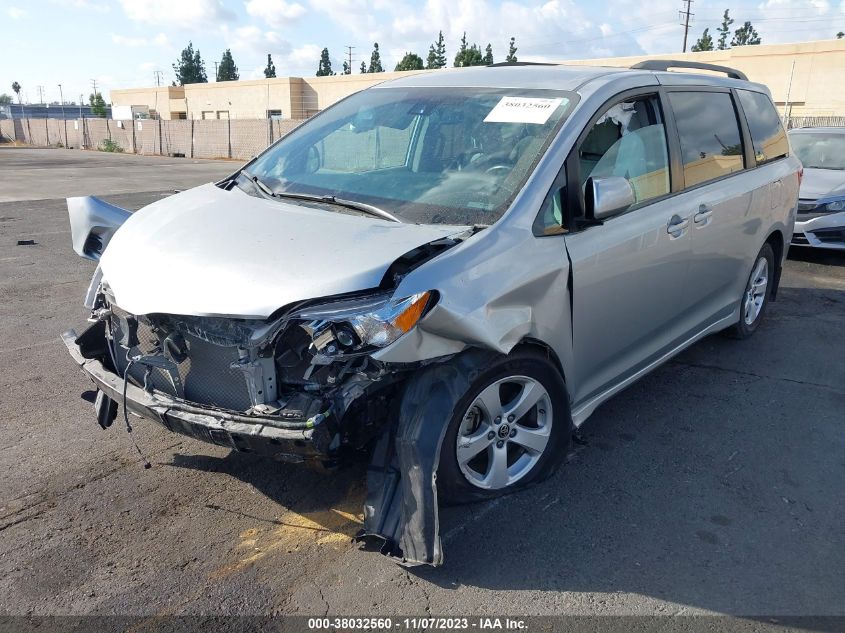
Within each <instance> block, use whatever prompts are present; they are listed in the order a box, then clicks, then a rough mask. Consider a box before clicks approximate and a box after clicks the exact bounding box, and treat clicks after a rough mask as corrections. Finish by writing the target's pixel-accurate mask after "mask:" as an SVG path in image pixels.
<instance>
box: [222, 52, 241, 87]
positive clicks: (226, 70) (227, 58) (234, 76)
mask: <svg viewBox="0 0 845 633" xmlns="http://www.w3.org/2000/svg"><path fill="white" fill-rule="evenodd" d="M239 78H240V75H238V67H237V66H235V60H234V59H233V58H232V51H230V50H229V49H228V48H227V49H226V50H225V51H224V52H223V57H222V59H221V60H220V64H218V66H217V81H237V80H238V79H239Z"/></svg>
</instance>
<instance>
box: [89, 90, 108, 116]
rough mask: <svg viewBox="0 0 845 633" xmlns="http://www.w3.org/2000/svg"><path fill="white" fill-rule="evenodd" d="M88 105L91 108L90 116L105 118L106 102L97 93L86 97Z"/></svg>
mask: <svg viewBox="0 0 845 633" xmlns="http://www.w3.org/2000/svg"><path fill="white" fill-rule="evenodd" d="M88 105H90V106H91V114H93V115H94V116H102V117H104V116H106V101H105V99H103V95H101V94H100V93H99V92H98V93H96V94H94V93H91V94H90V95H88Z"/></svg>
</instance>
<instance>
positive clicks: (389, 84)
mask: <svg viewBox="0 0 845 633" xmlns="http://www.w3.org/2000/svg"><path fill="white" fill-rule="evenodd" d="M614 75H615V76H619V77H622V76H623V75H624V76H625V77H631V76H633V75H640V76H642V77H649V78H651V79H654V78H657V79H658V80H659V81H660V83H662V84H665V85H670V86H671V85H684V84H686V85H699V84H703V85H715V86H725V87H735V88H740V87H741V88H750V87H751V86H757V84H754V83H753V82H750V81H747V80H742V79H732V78H728V77H722V76H719V75H712V74H700V73H695V72H677V71H663V70H652V69H638V68H625V67H619V66H582V65H566V64H514V65H510V64H507V65H505V64H502V65H493V66H472V67H469V68H451V69H449V70H438V71H434V72H427V73H420V74H414V75H410V76H406V77H399V78H397V79H393V80H388V81H385V82H383V83H380V84H378V85H377V86H373V87H374V88H405V87H408V88H411V87H413V88H425V87H431V88H434V87H440V88H442V87H446V88H453V87H454V88H519V89H525V90H530V89H532V88H533V89H540V90H568V91H577V90H579V89H580V88H581V87H582V86H583V85H584V84H586V83H588V82H590V81H592V80H594V79H598V78H607V77H612V76H614ZM648 83H653V81H651V82H648ZM758 87H762V86H758Z"/></svg>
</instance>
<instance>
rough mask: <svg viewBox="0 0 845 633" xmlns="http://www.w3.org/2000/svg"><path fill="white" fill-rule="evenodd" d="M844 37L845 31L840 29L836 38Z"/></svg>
mask: <svg viewBox="0 0 845 633" xmlns="http://www.w3.org/2000/svg"><path fill="white" fill-rule="evenodd" d="M843 37H845V33H843V32H842V31H839V33H837V34H836V39H838V40H841V39H842V38H843Z"/></svg>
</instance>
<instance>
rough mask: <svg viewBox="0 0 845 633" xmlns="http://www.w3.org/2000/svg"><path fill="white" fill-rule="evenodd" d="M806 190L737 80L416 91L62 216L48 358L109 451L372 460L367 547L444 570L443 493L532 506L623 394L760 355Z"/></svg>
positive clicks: (473, 77)
mask: <svg viewBox="0 0 845 633" xmlns="http://www.w3.org/2000/svg"><path fill="white" fill-rule="evenodd" d="M670 67H671V68H681V67H692V69H703V70H707V71H710V73H711V74H692V73H688V72H672V71H669V68H670ZM688 69H689V68H688ZM713 72H715V73H722V74H725V75H727V77H721V76H718V75H716V74H713ZM800 177H801V165H800V163H799V161H798V160H797V159H796V158H794V157H793V156H792V154H791V152H790V148H789V143H788V141H787V137H786V134H785V132H784V129H783V127H782V125H781V122H780V120H779V117H778V115H777V112H776V110H775V107H774V105H773V104H772V101H771V97H770V96H769V92H768V90H767V89H766V88H765V87H764V86H762V85H759V84H755V83H751V82H749V81H748V80H747V79H746V78H745V76H744V75H742V73H740V72H738V71H735V70H732V69H728V68H724V67H718V66H706V65H701V64H690V63H686V62H646V63H643V64H640V65H639V66H637V67H634V68H632V69H616V68H614V69H611V68H590V67H567V66H560V65H541V64H519V63H517V64H504V65H496V66H493V67H481V68H471V69H456V70H450V71H438V72H429V73H422V74H415V75H410V76H407V77H403V78H401V79H397V80H394V81H389V82H385V83H383V84H380V85H378V86H375V87H373V88H370V89H368V90H365V91H363V92H359V93H357V94H354V95H352V96H350V97H348V98H346V99H344V100H342V101H340V102H339V103H337V104H335V105H334V106H332V107H330V108H328V109H326V110H325V111H323V112H321V113H320V114H318V115H317V116H315V117H313V118H312V119H309V120H308V121H307V122H305V123H303V124H302V125H301V126H300V127H298V128H297V129H296V130H295V131H293V132H291V133H290V134H289V135H287V136H285V137H284V138H282V139H281V140H280V141H279V142H277V143H275V144H274V145H273V146H271V147H270V148H268V149H267V150H266V151H265V152H263V153H262V154H261V155H260V156H258V157H257V158H255V159H254V160H252V161H250V162H249V163H247V164H246V165H245V166H244V167H243V168H242V169H239V170H238V171H237V172H235V173H234V174H232V176H231V177H229V178H226V179H225V180H223V181H221V182H218V183H210V184H207V185H204V186H201V187H197V188H195V189H191V190H188V191H185V192H182V193H180V194H178V195H174V196H171V197H168V198H165V199H162V200H160V201H158V202H155V203H154V204H151V205H150V206H148V207H146V208H144V209H141V210H140V211H138V212H136V213H129V212H127V211H125V210H123V209H119V208H117V207H113V206H110V205H108V204H106V203H104V202H102V201H100V200H97V199H96V198H91V197H85V198H69V199H68V209H69V213H70V221H71V228H72V232H73V245H74V248H75V250H76V251H77V252H78V253H79V254H80V255H82V256H84V257H87V258H89V259H92V260H95V261H97V268H96V271H95V273H94V278H93V280H92V282H91V285H90V288H89V290H88V294H87V297H86V305H87V306H88V307H89V308H90V309H91V322H92V324H91V325H90V327H89V328H88V329H87V330H85V331H84V332H83V333H81V334H79V335H77V334H76V333H75V332H73V331H69V332H67V333H66V334H64V335H63V338H64V341H65V343H66V345H67V347H68V350H69V351H70V353H71V355H72V356H73V358H74V359H75V360H76V362H77V363H78V364H79V365H80V366H81V367H82V369H83V370H84V372H85V373H86V374H87V375H88V376H89V377H90V378H91V379H92V380H93V381H94V384H95V385H96V387H97V390H98V393H97V398H96V402H95V413H96V416H97V420H98V422H99V423H100V425H101V426H102V427H103V428H106V427H108V426H110V425H111V424H112V422H113V421H114V420H115V419H116V417H117V414H118V410H119V408H120V409H122V413H123V415H122V422H123V423H125V426H126V428H127V430H130V431H131V423H130V418H129V414H132V415H134V416H140V417H143V418H147V419H150V420H153V421H155V422H158V423H160V424H162V425H163V426H165V427H166V428H168V429H170V430H171V431H174V432H177V433H182V434H186V435H190V436H192V437H195V438H197V439H200V440H203V441H206V442H212V443H215V444H219V445H221V446H225V447H228V448H231V449H232V450H235V451H244V452H252V453H257V454H262V455H268V456H271V457H274V458H277V459H282V460H287V461H317V462H323V463H331V462H336V461H338V460H341V459H343V458H344V457H345V456H347V455H350V454H353V453H355V452H356V451H368V455H369V459H370V468H369V469H368V482H367V483H368V496H367V500H366V503H365V507H364V529H363V530H362V532H361V538H362V539H364V540H365V541H367V542H373V541H375V542H376V543H378V544H379V545H380V547H381V549H382V551H383V552H384V553H386V554H389V555H392V556H395V557H396V558H397V560H399V561H402V562H406V563H429V564H435V565H436V564H440V563H441V562H442V560H443V553H442V549H441V546H440V539H439V536H438V521H437V503H438V495H439V496H440V498H441V499H443V500H445V501H448V502H453V503H455V502H458V503H459V502H466V501H472V500H477V499H485V498H489V497H492V496H494V495H497V494H501V493H503V492H509V491H512V490H516V489H518V488H520V487H522V486H525V485H527V484H529V483H531V482H535V481H538V480H539V479H541V478H542V477H544V476H546V475H548V474H549V473H550V472H551V471H552V470H553V468H554V467H555V466H556V465H557V464H558V463H560V462H561V460H562V458H563V457H564V456H565V454H566V452H567V446H568V445H569V443H570V441H571V436H572V433H573V430H574V429H575V428H577V427H578V426H580V425H581V424H583V423H584V422H585V421H586V420H587V418H588V417H589V416H590V414H591V413H592V412H593V411H594V410H595V409H596V407H598V406H599V405H600V404H601V403H602V402H604V401H605V400H607V399H608V398H610V397H611V396H612V395H613V394H615V393H617V392H618V391H620V390H621V389H624V388H625V387H626V386H628V385H630V384H631V383H632V382H634V381H635V380H637V379H638V378H640V377H641V376H643V375H644V374H646V373H648V372H649V371H651V370H652V369H654V368H655V367H657V366H658V365H660V364H661V363H663V362H665V361H666V360H668V359H669V358H671V357H672V356H674V355H675V354H677V353H678V352H680V351H681V350H683V349H684V348H686V347H688V346H689V345H691V344H693V343H694V342H696V341H698V340H699V339H701V338H702V337H704V336H707V335H708V334H711V333H714V332H717V331H720V330H728V331H730V333H732V334H733V335H734V336H735V337H738V338H744V337H747V336H750V335H751V334H752V333H753V332H754V331H755V330H756V329H757V327H758V326H759V324H760V322H761V320H762V318H763V316H764V314H765V312H766V307H767V305H768V302H769V301H770V300H771V299H773V298H774V297H775V293H776V290H777V286H778V280H779V277H780V271H781V266H782V264H783V261H784V259H785V257H786V251H787V248H788V245H789V243H790V240H791V237H792V231H793V223H794V219H795V212H796V203H797V199H798V187H799V180H800Z"/></svg>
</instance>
